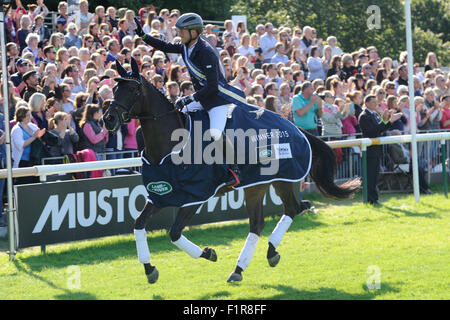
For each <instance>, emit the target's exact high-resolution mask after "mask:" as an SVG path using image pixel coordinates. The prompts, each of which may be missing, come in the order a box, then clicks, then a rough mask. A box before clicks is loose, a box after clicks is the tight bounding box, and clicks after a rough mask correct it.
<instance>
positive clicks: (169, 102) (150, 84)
mask: <svg viewBox="0 0 450 320" xmlns="http://www.w3.org/2000/svg"><path fill="white" fill-rule="evenodd" d="M141 80H142V83H143V85H144V87H148V88H149V89H150V90H152V93H153V92H156V94H157V95H158V96H159V97H160V98H161V100H162V101H163V102H165V103H167V104H168V105H169V106H170V107H172V108H175V104H174V103H173V102H172V101H170V100H169V99H168V98H167V97H166V96H165V95H164V93H162V92H161V91H159V89H158V88H157V87H156V86H155V85H154V84H153V83H151V82H150V81H148V80H147V79H146V78H144V77H141ZM177 113H178V115H179V116H181V121H182V122H184V121H185V120H186V115H185V114H184V113H182V112H177ZM181 126H183V124H182V123H181Z"/></svg>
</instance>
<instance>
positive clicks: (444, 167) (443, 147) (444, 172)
mask: <svg viewBox="0 0 450 320" xmlns="http://www.w3.org/2000/svg"><path fill="white" fill-rule="evenodd" d="M446 149H447V146H446V145H445V140H441V156H442V179H444V194H445V197H446V198H448V191H447V150H446Z"/></svg>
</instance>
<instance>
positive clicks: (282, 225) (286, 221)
mask: <svg viewBox="0 0 450 320" xmlns="http://www.w3.org/2000/svg"><path fill="white" fill-rule="evenodd" d="M291 223H292V218H291V217H289V216H286V215H283V216H282V217H281V219H280V221H278V224H277V226H276V227H275V229H274V230H273V232H272V234H271V235H270V237H269V242H270V243H271V244H272V245H273V246H274V247H275V248H277V247H278V246H279V245H280V243H281V240H282V239H283V236H284V234H285V233H286V231H287V230H288V229H289V227H290V226H291Z"/></svg>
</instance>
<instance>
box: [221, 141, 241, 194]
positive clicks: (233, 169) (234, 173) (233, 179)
mask: <svg viewBox="0 0 450 320" xmlns="http://www.w3.org/2000/svg"><path fill="white" fill-rule="evenodd" d="M222 138H223V140H224V144H223V148H224V153H223V154H224V155H226V154H227V149H229V150H233V151H234V146H233V144H232V143H231V141H230V140H229V139H228V138H227V136H226V135H225V134H223V135H222ZM228 171H229V175H228V176H229V180H228V181H227V182H226V184H225V186H226V187H230V188H232V187H236V186H237V185H239V184H240V183H241V181H240V179H241V172H240V170H239V167H238V165H237V152H234V160H233V164H230V168H228Z"/></svg>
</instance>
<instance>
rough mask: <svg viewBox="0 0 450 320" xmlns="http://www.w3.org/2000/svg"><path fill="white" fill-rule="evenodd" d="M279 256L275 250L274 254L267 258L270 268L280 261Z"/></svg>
mask: <svg viewBox="0 0 450 320" xmlns="http://www.w3.org/2000/svg"><path fill="white" fill-rule="evenodd" d="M280 259H281V256H280V254H279V253H278V252H277V254H276V255H274V256H273V257H272V258H267V261H268V262H269V266H271V267H272V268H274V267H276V266H277V264H278V262H280Z"/></svg>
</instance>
